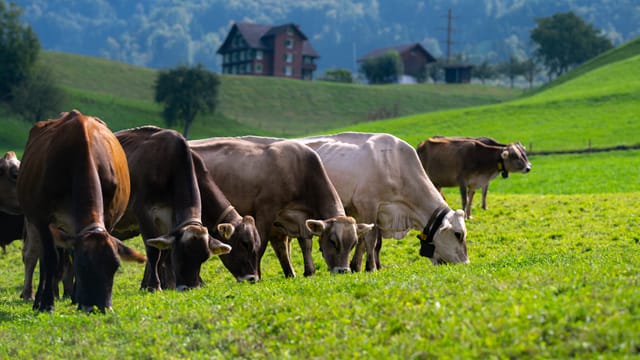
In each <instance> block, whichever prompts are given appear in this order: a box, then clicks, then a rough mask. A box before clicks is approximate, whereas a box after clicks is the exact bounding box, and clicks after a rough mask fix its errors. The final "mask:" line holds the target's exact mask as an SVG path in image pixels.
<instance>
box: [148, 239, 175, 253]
mask: <svg viewBox="0 0 640 360" xmlns="http://www.w3.org/2000/svg"><path fill="white" fill-rule="evenodd" d="M174 241H176V237H175V236H172V235H165V236H159V237H157V238H152V239H147V241H146V244H147V245H149V246H153V247H154V248H158V249H160V250H166V249H170V248H171V247H172V246H173V243H174Z"/></svg>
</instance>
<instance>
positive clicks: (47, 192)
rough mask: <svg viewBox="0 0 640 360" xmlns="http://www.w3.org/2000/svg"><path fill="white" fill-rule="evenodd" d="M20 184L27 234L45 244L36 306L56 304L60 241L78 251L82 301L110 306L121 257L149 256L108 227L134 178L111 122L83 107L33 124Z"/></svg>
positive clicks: (83, 305)
mask: <svg viewBox="0 0 640 360" xmlns="http://www.w3.org/2000/svg"><path fill="white" fill-rule="evenodd" d="M16 186H17V192H18V200H19V204H20V205H21V207H22V210H23V212H24V215H25V217H26V222H27V223H28V226H27V234H26V236H27V237H30V236H34V237H33V239H37V240H36V241H38V242H39V245H40V250H41V252H40V280H39V284H38V290H37V292H36V296H35V300H34V304H33V307H34V309H36V310H39V311H52V310H53V308H54V295H55V292H54V288H55V287H57V280H56V272H57V270H58V269H59V265H60V261H59V251H58V247H60V248H66V249H70V250H71V251H72V253H73V275H74V277H75V279H76V282H75V285H74V294H73V295H74V297H75V300H76V302H77V303H78V308H79V309H81V310H83V311H93V310H94V307H97V309H98V310H99V311H101V312H104V311H105V310H107V309H111V307H112V303H111V291H112V288H113V279H114V275H115V272H116V271H117V269H118V268H119V266H120V260H121V259H122V260H125V261H136V262H139V263H144V262H145V261H146V257H145V256H144V255H142V254H140V253H138V252H137V251H135V250H134V249H131V248H129V247H127V246H126V245H124V244H123V243H122V241H120V240H119V239H118V238H116V237H114V236H112V235H111V234H110V231H111V230H112V229H113V227H114V226H115V224H116V223H117V222H118V220H119V219H120V217H121V216H122V214H123V213H124V212H125V210H126V208H127V203H128V201H129V194H130V184H129V170H128V166H127V159H126V156H125V153H124V151H123V150H122V147H121V146H120V143H119V142H118V140H117V139H116V137H115V136H114V135H113V133H112V132H111V131H110V130H109V128H108V127H107V125H106V124H105V123H104V122H103V121H102V120H100V119H99V118H97V117H92V116H86V115H83V114H82V113H81V112H80V111H78V110H73V111H70V112H67V113H62V114H61V115H60V117H59V118H57V119H53V120H48V121H40V122H38V123H36V124H35V125H34V126H33V127H32V128H31V130H30V132H29V138H28V140H27V145H26V147H25V150H24V156H23V158H22V163H21V166H20V175H19V176H18V180H17V184H16Z"/></svg>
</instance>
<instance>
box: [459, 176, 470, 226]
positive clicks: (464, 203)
mask: <svg viewBox="0 0 640 360" xmlns="http://www.w3.org/2000/svg"><path fill="white" fill-rule="evenodd" d="M460 199H461V200H462V209H463V210H464V213H465V217H466V218H468V217H469V212H468V211H467V203H468V201H467V200H468V198H467V185H466V184H464V183H462V182H461V183H460Z"/></svg>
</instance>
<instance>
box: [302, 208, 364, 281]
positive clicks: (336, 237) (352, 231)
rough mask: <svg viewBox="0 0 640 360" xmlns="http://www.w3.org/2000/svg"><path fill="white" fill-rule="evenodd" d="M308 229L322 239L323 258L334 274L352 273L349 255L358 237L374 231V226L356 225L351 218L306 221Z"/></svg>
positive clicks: (339, 217)
mask: <svg viewBox="0 0 640 360" xmlns="http://www.w3.org/2000/svg"><path fill="white" fill-rule="evenodd" d="M305 225H306V227H307V229H308V230H309V231H310V232H311V233H312V234H313V235H317V236H318V237H319V238H320V251H321V252H322V257H323V258H324V261H325V262H326V263H327V266H328V267H329V271H331V273H332V274H336V273H337V274H341V273H348V272H350V268H349V255H350V253H351V250H352V249H353V248H354V247H355V246H356V244H357V243H358V237H360V236H362V235H364V234H365V233H366V232H368V231H370V230H371V229H373V224H356V221H355V219H354V218H352V217H351V216H337V217H335V218H332V219H329V220H312V219H309V220H306V221H305Z"/></svg>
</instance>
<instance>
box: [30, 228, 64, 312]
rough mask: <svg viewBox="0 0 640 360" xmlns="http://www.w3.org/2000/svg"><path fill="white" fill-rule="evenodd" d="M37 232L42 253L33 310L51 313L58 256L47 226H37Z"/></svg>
mask: <svg viewBox="0 0 640 360" xmlns="http://www.w3.org/2000/svg"><path fill="white" fill-rule="evenodd" d="M37 232H38V237H39V238H40V240H41V245H42V252H41V253H40V281H39V283H38V291H37V292H36V297H35V301H34V302H33V309H34V310H38V311H53V308H54V306H53V295H54V287H55V286H57V283H56V279H55V275H56V269H57V267H58V254H57V251H56V247H55V245H54V243H53V237H52V235H51V233H50V232H49V228H48V226H47V225H46V224H45V225H42V224H40V225H37Z"/></svg>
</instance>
